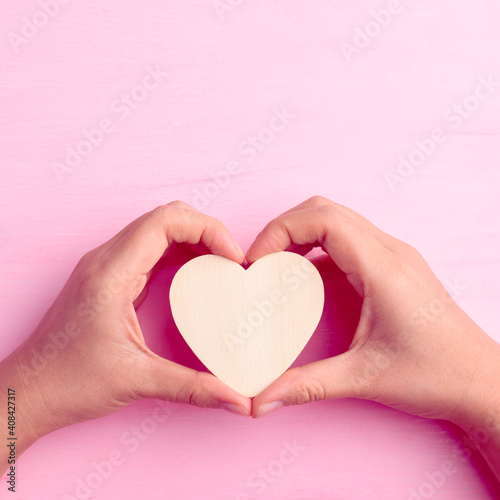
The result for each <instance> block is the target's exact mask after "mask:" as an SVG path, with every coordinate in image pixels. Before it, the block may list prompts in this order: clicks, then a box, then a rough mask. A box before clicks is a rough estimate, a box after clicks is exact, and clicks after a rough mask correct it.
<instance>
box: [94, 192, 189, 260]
mask: <svg viewBox="0 0 500 500" xmlns="http://www.w3.org/2000/svg"><path fill="white" fill-rule="evenodd" d="M167 205H169V206H172V207H178V208H185V209H188V210H189V209H190V210H194V208H193V207H191V206H190V205H188V204H187V203H185V202H184V201H181V200H175V201H171V202H170V203H167ZM150 214H151V211H150V212H146V213H145V214H142V215H141V216H139V217H137V219H135V220H133V221H132V222H131V223H130V224H127V226H125V227H124V228H123V229H122V230H121V231H119V232H118V233H116V234H115V235H114V236H113V237H112V238H110V239H109V240H108V241H106V242H105V243H103V244H102V245H100V246H99V247H97V248H96V250H102V251H103V252H105V251H108V250H110V249H111V248H112V247H113V246H114V245H115V243H116V242H118V241H119V240H121V239H122V238H123V236H124V235H125V234H127V233H128V232H129V231H130V230H131V229H132V228H133V227H135V226H136V225H137V223H139V222H141V221H142V220H143V219H145V218H146V217H148V216H149V215H150Z"/></svg>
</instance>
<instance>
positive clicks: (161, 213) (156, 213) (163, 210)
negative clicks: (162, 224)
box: [151, 205, 173, 219]
mask: <svg viewBox="0 0 500 500" xmlns="http://www.w3.org/2000/svg"><path fill="white" fill-rule="evenodd" d="M172 208H173V207H172V206H170V205H158V206H157V207H156V208H154V209H153V210H152V211H151V217H158V218H160V219H163V217H165V215H166V214H167V213H168V211H169V210H171V209H172Z"/></svg>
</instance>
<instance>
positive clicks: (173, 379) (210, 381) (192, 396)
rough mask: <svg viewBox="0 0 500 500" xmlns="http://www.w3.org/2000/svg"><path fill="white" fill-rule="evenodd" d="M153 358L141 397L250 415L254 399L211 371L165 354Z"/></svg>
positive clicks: (143, 383) (144, 380)
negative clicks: (174, 359) (196, 368)
mask: <svg viewBox="0 0 500 500" xmlns="http://www.w3.org/2000/svg"><path fill="white" fill-rule="evenodd" d="M153 356H154V357H151V358H149V362H148V364H147V366H146V368H145V370H146V373H145V376H144V378H143V380H141V381H139V382H138V384H139V387H138V389H137V391H136V393H137V396H138V397H139V398H140V399H144V398H155V399H163V400H166V401H172V402H175V403H187V404H192V405H195V406H199V407H201V408H222V409H225V410H228V411H230V412H232V413H237V414H239V415H243V416H249V415H250V413H251V401H250V399H249V398H247V397H245V396H242V395H241V394H239V393H238V392H236V391H235V390H234V389H231V388H230V387H228V386H227V385H226V384H224V383H223V382H221V381H220V380H219V379H218V378H216V377H215V376H214V375H212V374H211V373H207V372H199V371H196V370H193V369H191V368H187V367H185V366H182V365H179V364H177V363H174V362H173V361H169V360H167V359H164V358H161V357H159V356H157V355H156V354H154V355H153Z"/></svg>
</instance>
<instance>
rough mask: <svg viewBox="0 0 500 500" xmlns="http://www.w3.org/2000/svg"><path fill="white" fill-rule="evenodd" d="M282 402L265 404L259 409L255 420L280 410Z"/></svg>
mask: <svg viewBox="0 0 500 500" xmlns="http://www.w3.org/2000/svg"><path fill="white" fill-rule="evenodd" d="M283 404H284V403H283V401H273V402H272V403H266V404H265V405H262V406H261V407H260V410H259V413H258V414H257V418H259V417H264V416H265V415H269V413H271V412H273V411H274V410H277V409H278V408H281V407H282V406H283Z"/></svg>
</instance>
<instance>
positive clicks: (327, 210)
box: [318, 203, 340, 219]
mask: <svg viewBox="0 0 500 500" xmlns="http://www.w3.org/2000/svg"><path fill="white" fill-rule="evenodd" d="M318 212H319V213H320V214H321V215H322V216H323V217H325V218H327V219H331V218H334V217H338V216H339V215H340V210H339V206H338V205H337V204H335V203H333V204H330V205H321V206H319V207H318Z"/></svg>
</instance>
